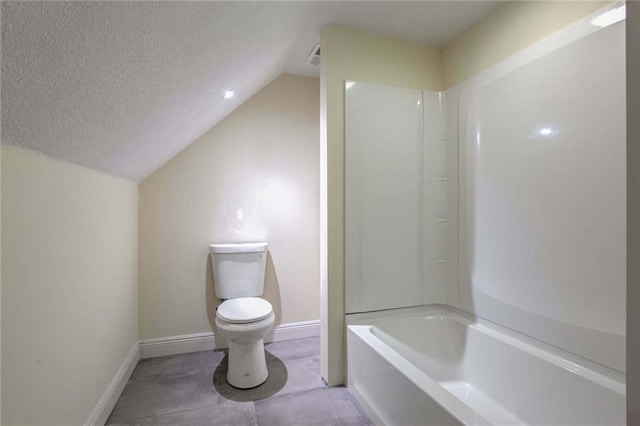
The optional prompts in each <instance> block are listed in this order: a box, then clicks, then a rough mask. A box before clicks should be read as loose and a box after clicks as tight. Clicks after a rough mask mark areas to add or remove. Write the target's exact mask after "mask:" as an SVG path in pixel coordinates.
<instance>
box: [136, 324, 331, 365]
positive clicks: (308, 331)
mask: <svg viewBox="0 0 640 426" xmlns="http://www.w3.org/2000/svg"><path fill="white" fill-rule="evenodd" d="M317 336H320V321H317V320H316V321H301V322H290V323H287V324H280V325H278V326H277V327H274V329H273V330H272V331H271V332H269V334H267V336H266V337H265V339H264V341H265V342H279V341H283V340H293V339H303V338H305V337H317ZM228 346H229V345H228V344H227V342H226V340H225V339H224V338H223V337H222V336H220V335H215V334H214V333H212V332H207V333H196V334H183V335H180V336H169V337H159V338H155V339H144V340H140V358H142V359H144V358H155V357H158V356H165V355H175V354H186V353H189V352H200V351H210V350H213V349H222V348H227V347H228Z"/></svg>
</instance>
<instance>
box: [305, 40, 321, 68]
mask: <svg viewBox="0 0 640 426" xmlns="http://www.w3.org/2000/svg"><path fill="white" fill-rule="evenodd" d="M307 63H308V64H311V65H315V66H316V67H317V66H318V65H320V43H316V44H314V45H313V48H312V49H311V52H309V56H308V57H307Z"/></svg>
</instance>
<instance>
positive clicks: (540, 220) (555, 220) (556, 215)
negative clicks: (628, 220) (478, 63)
mask: <svg viewBox="0 0 640 426" xmlns="http://www.w3.org/2000/svg"><path fill="white" fill-rule="evenodd" d="M618 7H620V5H618V4H614V5H611V6H608V7H607V8H605V9H604V10H600V11H598V12H596V13H595V14H593V15H592V16H589V17H586V18H584V19H583V20H581V21H578V22H576V23H574V24H572V25H570V26H568V27H566V28H565V29H563V30H562V31H559V32H558V33H555V34H553V35H551V36H549V37H547V38H546V39H544V40H541V41H540V42H538V43H536V44H534V45H532V46H530V47H529V48H527V49H524V50H522V51H520V52H518V53H517V54H515V55H513V56H512V57H510V58H508V59H506V60H505V61H502V62H501V63H499V64H497V65H496V66H494V67H492V68H490V69H488V70H485V71H484V72H482V73H481V74H479V75H478V76H476V77H474V78H472V79H470V80H468V81H466V82H465V83H463V84H461V85H460V86H459V87H456V88H453V89H455V90H456V91H457V92H456V94H457V96H453V97H452V96H450V93H448V91H447V92H444V93H441V94H440V97H441V98H443V99H447V100H451V99H453V102H454V103H457V104H458V106H457V108H454V109H456V110H457V113H456V114H454V117H453V118H452V121H454V122H457V123H458V129H459V138H456V140H454V142H453V143H454V144H456V145H457V146H458V147H459V157H458V158H459V163H458V164H459V167H460V169H459V175H458V176H459V182H460V185H459V188H458V187H456V186H450V187H447V189H448V191H450V193H453V197H438V196H437V193H433V192H432V193H429V191H427V189H428V186H427V185H426V184H427V183H428V182H429V178H428V177H429V176H430V173H431V172H432V169H433V168H434V167H435V168H438V164H437V163H438V162H437V161H436V162H435V163H434V162H432V163H429V162H427V159H428V158H429V157H430V156H434V155H433V153H431V155H428V153H429V149H428V148H429V146H430V145H429V144H430V142H431V141H430V138H429V137H427V135H426V134H427V129H430V128H433V127H436V128H437V127H438V126H437V125H436V126H434V124H433V122H434V121H435V122H437V121H438V117H439V116H440V115H441V114H440V112H441V111H443V108H440V109H439V110H438V109H436V110H434V111H433V117H429V116H427V115H425V117H424V120H423V123H420V122H419V120H413V121H411V122H409V120H408V119H407V118H406V117H405V115H408V116H410V117H412V116H413V115H414V109H415V108H416V106H417V108H425V110H426V109H428V105H429V103H430V98H431V94H428V93H427V92H423V93H422V96H418V95H419V92H416V91H411V90H409V89H399V88H392V87H379V86H373V85H367V84H363V83H360V82H351V81H350V82H347V83H346V95H345V98H346V100H345V104H346V111H347V114H346V120H348V122H347V123H346V129H347V131H346V132H345V135H346V141H345V145H346V160H347V161H346V171H345V175H346V201H345V206H346V229H345V235H346V253H347V258H346V261H347V265H346V271H347V273H346V285H347V305H346V311H347V314H348V315H347V319H346V321H347V322H348V323H353V322H355V324H366V325H363V326H356V325H350V326H349V327H348V330H349V331H348V339H347V340H348V351H347V355H348V357H349V362H348V371H349V382H348V385H349V387H350V388H352V390H353V391H354V393H355V394H356V395H357V396H358V398H359V400H360V401H361V402H362V403H363V405H364V406H365V407H368V410H369V413H370V415H371V416H372V418H374V419H375V420H376V421H377V422H379V423H380V424H413V423H417V422H420V419H421V418H422V419H424V418H427V416H428V417H429V419H430V423H429V424H539V425H543V424H576V425H578V424H587V423H594V424H619V425H621V424H624V422H625V418H626V411H625V398H626V395H625V392H626V390H625V352H626V350H625V349H626V346H625V324H626V323H625V308H626V299H625V286H626V282H625V274H624V272H625V235H626V227H625V220H624V219H625V191H624V189H625V168H624V167H622V165H623V164H624V163H625V135H624V127H625V126H624V124H625V112H624V111H625V110H624V108H625V103H624V100H625V90H624V81H625V74H624V72H625V69H624V22H614V23H609V24H608V25H607V26H604V27H602V26H600V25H596V24H595V23H597V20H596V18H597V17H598V16H601V15H602V14H604V13H605V12H608V11H611V10H613V9H614V8H618ZM578 76H579V78H577V77H578ZM603 82H606V84H603ZM386 92H388V93H386ZM452 93H453V92H452ZM372 103H374V104H375V105H374V106H372V105H371V104H372ZM378 103H379V104H380V105H378ZM400 104H401V105H400ZM385 108H387V109H385ZM398 111H403V114H404V115H402V116H401V117H398V116H397V114H398ZM446 121H447V118H446V117H445V118H444V119H443V120H442V122H444V123H446ZM388 123H389V124H388ZM420 124H422V125H423V132H424V133H425V134H424V135H422V137H421V136H420V135H419V134H416V129H417V128H419V125H420ZM379 126H381V127H382V128H378V127H379ZM361 127H364V129H362V128H361ZM396 127H399V128H396ZM446 127H447V126H446V125H445V126H442V128H446ZM436 134H440V139H442V141H447V134H446V133H438V132H436ZM391 141H393V147H394V149H396V150H397V151H399V152H396V151H394V152H385V149H388V146H389V145H390V142H391ZM379 145H382V147H380V146H379ZM445 152H446V151H445ZM421 153H424V157H423V160H422V162H421V161H418V162H417V164H414V163H415V159H416V157H417V158H420V157H421ZM405 157H406V158H405ZM435 157H438V155H437V154H436V155H435ZM439 157H440V158H439V162H440V163H442V164H441V165H440V167H443V165H446V164H448V161H447V159H446V156H442V155H440V156H439ZM399 159H404V160H399ZM409 161H410V162H409ZM398 164H408V165H407V167H398ZM416 170H417V171H418V172H417V173H416ZM420 172H421V173H420ZM420 175H421V176H420ZM441 175H442V178H444V179H446V178H447V177H448V176H447V175H446V173H444V174H441ZM418 176H420V177H421V178H422V180H421V179H420V178H419V177H418ZM365 182H366V183H365ZM369 183H370V184H371V186H372V187H373V188H369V187H368V186H367V185H368V184H369ZM375 188H382V189H381V190H378V191H375ZM397 188H402V189H403V191H402V195H401V196H400V195H397V194H396V193H395V192H394V189H397ZM450 195H451V194H450ZM402 197H405V198H402ZM421 197H422V198H423V201H422V202H420V201H419V199H420V198H421ZM451 198H454V199H455V198H457V199H458V200H459V203H460V204H459V209H458V211H459V214H460V217H459V221H458V223H457V228H458V230H459V240H458V241H459V248H458V252H459V261H458V262H457V266H458V268H457V270H458V274H457V279H449V280H445V281H443V282H444V285H448V286H454V287H455V288H456V289H457V290H458V294H459V301H458V302H457V304H456V303H455V302H454V303H452V302H447V303H449V304H454V305H456V306H457V307H458V308H460V309H462V310H463V311H466V312H467V313H462V312H458V313H456V314H455V315H450V313H451V312H453V311H452V310H451V309H454V308H451V309H450V310H449V311H447V312H448V313H446V314H444V313H436V314H434V315H431V314H430V313H428V312H427V311H428V310H429V309H432V308H429V307H427V308H424V309H426V310H427V311H424V312H422V313H420V312H421V311H419V310H417V311H412V312H414V313H415V312H418V313H419V314H418V315H417V316H416V317H415V318H411V319H410V318H408V317H407V318H404V319H403V320H402V321H400V320H398V321H395V320H390V319H384V320H380V321H381V322H379V323H376V322H375V321H377V320H375V318H376V317H383V318H384V317H386V316H388V315H389V316H394V315H397V312H398V311H397V310H393V309H392V310H388V311H381V310H380V309H389V308H400V307H403V306H404V307H409V306H415V305H418V304H428V303H433V302H431V301H426V302H425V296H426V295H427V294H429V295H431V296H433V294H438V292H437V289H438V288H439V287H440V286H441V285H442V283H443V282H441V281H439V280H438V279H437V277H438V275H442V274H432V275H429V274H428V272H431V270H432V269H435V264H436V262H435V260H436V259H443V260H445V261H446V259H447V255H448V253H447V251H446V250H444V251H443V250H442V249H443V248H444V247H446V244H444V243H445V242H446V241H447V238H446V236H445V238H442V236H441V235H440V234H441V233H438V232H434V230H433V229H429V224H428V223H427V219H428V218H430V217H431V216H433V215H430V214H428V211H429V208H433V209H434V210H436V211H439V212H440V214H439V217H441V218H443V219H442V220H444V222H445V223H446V219H447V216H446V213H447V211H448V210H449V209H447V207H449V206H448V205H447V203H443V202H442V200H447V199H451ZM416 200H418V202H417V203H416ZM389 201H391V202H389ZM375 203H379V206H378V207H376V205H375ZM385 203H386V204H385ZM411 203H413V204H411ZM380 206H384V207H380ZM414 210H417V211H421V213H422V215H421V218H420V219H419V220H417V222H418V223H417V224H416V223H415V222H416V221H415V220H414V221H413V222H411V221H412V219H413V216H411V214H408V213H407V211H410V212H413V211H414ZM403 219H406V220H403ZM409 229H412V230H413V234H412V238H409V237H408V235H409V233H408V232H407V231H408V230H409ZM423 234H424V241H421V240H420V238H419V237H417V238H416V236H422V235H423ZM434 241H435V242H436V244H435V246H434V248H435V250H431V251H435V252H440V254H439V255H438V256H436V257H435V258H429V256H424V254H425V253H427V252H429V251H430V250H429V249H428V248H429V245H430V244H433V243H434ZM438 241H440V243H439V244H438V243H437V242H438ZM385 243H388V245H387V244H385ZM387 250H394V251H393V253H391V254H387ZM421 257H422V258H424V260H425V261H424V262H418V261H416V259H418V258H421ZM416 265H417V266H418V267H416ZM385 266H388V267H389V269H390V270H392V271H394V274H392V276H389V275H385V274H384V273H383V272H381V271H380V270H378V268H382V269H384V267H385ZM420 268H422V272H423V273H424V281H423V282H422V283H421V281H420V279H419V278H416V277H419V273H420V271H421V269H420ZM395 271H401V272H395ZM395 279H397V280H398V281H399V282H398V283H397V284H395V283H394V280H395ZM365 281H366V282H365ZM390 283H394V285H392V286H390V285H389V284H390ZM416 283H418V284H416ZM420 283H421V284H422V285H423V286H424V288H422V286H421V285H419V284H420ZM370 286H373V287H375V288H373V289H371V288H369V287H370ZM354 295H355V296H354ZM405 296H407V297H405ZM403 297H405V298H404V299H401V298H403ZM399 298H400V299H399ZM431 300H433V299H431ZM366 311H377V313H375V314H371V315H370V316H367V314H361V313H359V312H366ZM445 311H446V309H445ZM363 315H364V317H365V318H367V319H369V320H371V321H374V322H373V323H367V322H364V323H363V322H360V321H359V320H358V318H362V317H363ZM436 317H439V318H440V319H441V320H442V321H440V322H439V323H438V324H439V325H437V326H432V325H431V324H433V323H434V322H433V321H431V319H432V318H436ZM445 317H446V320H444V319H443V318H445ZM450 317H457V318H456V319H455V320H454V321H452V320H451V318H450ZM459 317H465V318H466V319H465V320H464V321H463V320H461V319H460V318H459ZM427 318H428V319H429V320H430V321H431V324H430V323H429V322H424V321H423V320H424V319H427ZM489 321H491V322H493V323H494V324H495V326H491V327H489V328H491V329H492V330H493V331H489V330H488V329H484V328H483V329H480V328H479V326H477V325H481V326H483V327H484V326H488V325H490V324H491V323H489ZM454 323H456V324H458V325H456V326H453V325H452V324H454ZM460 324H462V325H460ZM372 325H375V327H372ZM478 333H480V334H478ZM425 334H426V335H425ZM505 335H506V336H509V338H506V337H505ZM480 336H485V337H480ZM486 336H491V339H487V338H486ZM523 342H524V343H523ZM389 348H390V349H389ZM368 352H370V353H372V354H373V355H371V354H370V355H367V353H368ZM508 366H509V367H514V369H513V371H509V370H508V369H509V367H508ZM494 367H495V368H494ZM416 368H417V369H418V370H422V372H423V373H424V374H422V375H420V373H419V372H418V371H416ZM389 387H393V388H394V390H398V389H405V391H404V392H399V393H398V392H395V391H394V393H393V395H391V396H389V395H388V394H389V392H388V389H389ZM578 390H579V391H578Z"/></svg>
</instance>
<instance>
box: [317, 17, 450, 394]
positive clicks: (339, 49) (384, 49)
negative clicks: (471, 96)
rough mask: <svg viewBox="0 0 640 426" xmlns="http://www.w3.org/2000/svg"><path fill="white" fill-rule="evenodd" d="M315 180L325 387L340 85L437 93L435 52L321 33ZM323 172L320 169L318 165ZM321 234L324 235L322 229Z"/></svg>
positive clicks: (331, 338) (336, 338) (336, 284)
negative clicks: (322, 214) (322, 217)
mask: <svg viewBox="0 0 640 426" xmlns="http://www.w3.org/2000/svg"><path fill="white" fill-rule="evenodd" d="M320 40H321V41H320V44H321V45H322V63H321V71H320V76H321V77H320V80H321V83H320V84H321V98H322V99H321V105H322V107H321V126H322V138H321V140H322V142H321V145H322V147H321V149H322V150H323V152H322V153H321V158H323V161H326V171H327V175H323V176H322V177H321V178H322V180H323V184H324V185H326V188H324V189H323V196H322V197H321V198H322V201H321V202H322V203H323V205H322V209H323V210H325V209H326V211H327V218H326V223H323V225H322V226H323V232H321V234H322V235H323V236H324V235H327V236H328V239H327V241H324V242H323V243H322V245H323V248H324V250H326V253H323V254H322V255H321V259H322V261H321V263H322V266H321V269H322V279H321V281H322V282H321V287H322V292H323V294H322V297H323V301H324V302H326V303H323V312H322V328H323V332H322V339H321V344H322V353H323V356H322V377H323V378H324V379H325V380H326V381H327V383H329V384H330V385H338V384H341V383H344V363H345V359H344V352H345V347H344V103H343V100H344V81H345V80H356V81H362V82H367V83H377V84H385V85H390V86H399V87H408V88H415V89H425V90H440V89H441V88H442V74H441V62H440V54H439V52H438V50H436V49H431V48H426V47H422V46H418V45H416V44H412V43H408V42H404V41H399V40H394V39H389V38H384V37H378V36H373V35H370V34H365V33H361V32H356V31H352V30H349V29H346V28H343V27H339V26H329V27H326V28H324V29H323V30H322V33H321V36H320ZM321 169H323V170H324V169H325V166H324V165H323V166H321ZM324 230H326V232H325V231H324Z"/></svg>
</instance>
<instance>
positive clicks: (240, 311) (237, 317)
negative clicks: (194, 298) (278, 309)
mask: <svg viewBox="0 0 640 426" xmlns="http://www.w3.org/2000/svg"><path fill="white" fill-rule="evenodd" d="M272 312H273V308H272V307H271V303H269V302H267V301H266V300H264V299H261V298H259V297H239V298H237V299H229V300H225V301H224V302H222V304H221V305H220V306H218V313H217V315H218V317H220V319H222V320H224V321H227V322H233V323H246V322H256V321H260V320H263V319H265V318H267V317H268V316H269V315H271V313H272Z"/></svg>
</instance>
